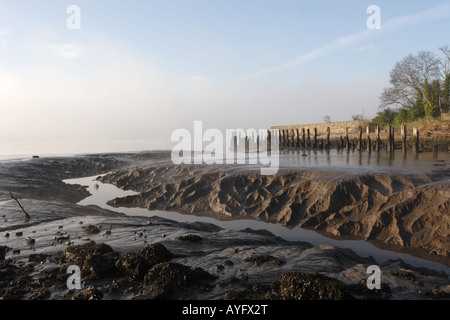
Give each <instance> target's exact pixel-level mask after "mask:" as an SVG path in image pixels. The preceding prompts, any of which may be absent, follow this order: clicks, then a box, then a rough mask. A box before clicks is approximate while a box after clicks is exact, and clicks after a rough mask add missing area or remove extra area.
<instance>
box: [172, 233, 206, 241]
mask: <svg viewBox="0 0 450 320" xmlns="http://www.w3.org/2000/svg"><path fill="white" fill-rule="evenodd" d="M176 239H177V240H181V241H190V242H201V241H202V237H200V236H199V235H196V234H187V235H184V236H179V237H176Z"/></svg>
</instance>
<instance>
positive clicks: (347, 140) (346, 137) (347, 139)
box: [345, 127, 350, 151]
mask: <svg viewBox="0 0 450 320" xmlns="http://www.w3.org/2000/svg"><path fill="white" fill-rule="evenodd" d="M345 147H346V148H347V151H350V140H349V138H348V127H347V128H345Z"/></svg>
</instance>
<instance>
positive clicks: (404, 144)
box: [401, 124, 406, 153]
mask: <svg viewBox="0 0 450 320" xmlns="http://www.w3.org/2000/svg"><path fill="white" fill-rule="evenodd" d="M401 136H402V152H403V153H406V126H405V125H404V124H402V126H401Z"/></svg>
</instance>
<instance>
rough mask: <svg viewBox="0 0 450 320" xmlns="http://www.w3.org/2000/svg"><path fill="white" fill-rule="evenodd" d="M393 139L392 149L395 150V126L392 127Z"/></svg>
mask: <svg viewBox="0 0 450 320" xmlns="http://www.w3.org/2000/svg"><path fill="white" fill-rule="evenodd" d="M391 139H392V151H394V150H395V129H394V127H392V134H391Z"/></svg>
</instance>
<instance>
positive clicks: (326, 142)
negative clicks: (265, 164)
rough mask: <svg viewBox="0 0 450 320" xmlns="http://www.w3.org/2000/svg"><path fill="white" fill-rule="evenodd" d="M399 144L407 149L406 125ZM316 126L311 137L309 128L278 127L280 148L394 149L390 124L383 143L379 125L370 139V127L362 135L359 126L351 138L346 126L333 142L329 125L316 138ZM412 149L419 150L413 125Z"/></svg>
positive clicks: (417, 132) (416, 131) (402, 128)
mask: <svg viewBox="0 0 450 320" xmlns="http://www.w3.org/2000/svg"><path fill="white" fill-rule="evenodd" d="M400 132H401V144H402V150H403V152H406V150H407V147H408V146H407V134H406V126H405V125H402V126H401V130H400ZM267 135H268V136H267V139H268V142H269V141H270V139H271V132H270V131H268V132H267ZM318 137H319V136H318V133H317V128H313V132H312V137H311V132H310V129H305V128H302V129H301V133H300V129H298V128H297V129H280V131H279V144H280V148H281V149H283V148H300V149H331V148H333V147H336V148H337V149H346V150H347V151H349V150H350V149H353V150H354V149H357V150H358V151H363V150H364V149H365V150H367V151H369V152H370V151H372V150H376V151H380V149H381V148H382V145H383V144H384V145H385V148H386V150H387V151H394V150H395V148H396V146H395V134H394V128H393V127H391V126H390V125H389V126H388V128H387V138H386V141H385V143H384V142H383V141H382V140H381V139H380V127H379V126H377V127H375V137H373V138H374V140H373V141H372V138H371V136H370V127H366V135H365V138H364V137H363V127H362V126H360V127H359V128H358V132H357V139H356V140H354V139H353V140H351V139H350V138H349V134H348V128H346V134H345V136H342V135H341V136H340V138H339V139H337V141H335V142H334V143H333V142H332V141H331V138H330V137H331V130H330V127H328V128H327V132H326V137H325V139H323V138H321V140H320V141H319V139H318ZM412 150H413V152H414V153H418V152H419V129H418V128H417V127H415V128H414V129H413V141H412Z"/></svg>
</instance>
